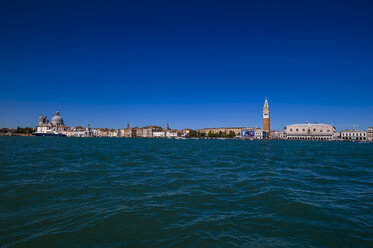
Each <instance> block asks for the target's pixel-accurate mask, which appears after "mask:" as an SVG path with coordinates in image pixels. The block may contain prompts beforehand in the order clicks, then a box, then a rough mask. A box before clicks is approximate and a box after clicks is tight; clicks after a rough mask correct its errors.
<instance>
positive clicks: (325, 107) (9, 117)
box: [0, 0, 373, 130]
mask: <svg viewBox="0 0 373 248" xmlns="http://www.w3.org/2000/svg"><path fill="white" fill-rule="evenodd" d="M0 35H1V38H0V84H1V90H0V127H17V126H18V125H20V126H36V125H37V119H38V116H39V115H40V114H47V115H48V117H49V118H51V117H52V116H53V115H54V113H55V111H56V110H59V111H60V112H61V115H62V117H63V118H64V121H65V123H66V124H67V125H69V126H76V125H83V126H86V125H87V123H88V122H90V123H91V124H92V126H93V127H109V128H122V127H123V126H124V125H125V123H126V122H127V121H129V122H130V124H131V126H135V125H137V126H143V125H148V124H155V125H162V126H164V127H165V125H166V123H169V124H170V127H171V128H178V129H181V128H186V127H189V128H202V127H219V126H261V125H262V108H263V103H264V99H265V97H266V96H267V97H268V100H269V105H270V109H271V127H272V128H273V129H274V128H282V127H284V126H285V125H286V124H293V123H302V122H304V121H309V122H325V123H330V124H334V125H335V126H336V127H337V129H339V130H341V129H345V128H351V127H352V126H351V125H352V124H357V125H358V128H360V129H366V128H367V127H368V126H373V1H356V0H354V1H325V0H323V1H259V0H258V1H202V0H198V1H191V0H188V1H141V0H134V1H100V2H98V1H97V2H96V1H17V0H14V1H10V0H9V1H5V0H3V1H1V2H0Z"/></svg>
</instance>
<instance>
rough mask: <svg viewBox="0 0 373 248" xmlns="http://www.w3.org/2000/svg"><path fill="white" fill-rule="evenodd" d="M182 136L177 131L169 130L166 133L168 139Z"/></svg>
mask: <svg viewBox="0 0 373 248" xmlns="http://www.w3.org/2000/svg"><path fill="white" fill-rule="evenodd" d="M180 136H181V134H180V133H178V132H177V131H176V130H168V131H166V138H171V139H172V138H177V137H180Z"/></svg>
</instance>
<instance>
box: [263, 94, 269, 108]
mask: <svg viewBox="0 0 373 248" xmlns="http://www.w3.org/2000/svg"><path fill="white" fill-rule="evenodd" d="M264 108H265V109H269V107H268V100H267V97H266V100H265V101H264Z"/></svg>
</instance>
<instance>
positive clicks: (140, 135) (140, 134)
mask: <svg viewBox="0 0 373 248" xmlns="http://www.w3.org/2000/svg"><path fill="white" fill-rule="evenodd" d="M135 137H137V138H140V137H143V129H142V128H136V135H135Z"/></svg>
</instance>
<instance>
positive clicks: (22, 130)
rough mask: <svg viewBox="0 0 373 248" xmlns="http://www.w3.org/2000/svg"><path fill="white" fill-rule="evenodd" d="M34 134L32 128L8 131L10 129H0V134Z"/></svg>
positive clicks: (18, 128)
mask: <svg viewBox="0 0 373 248" xmlns="http://www.w3.org/2000/svg"><path fill="white" fill-rule="evenodd" d="M33 132H35V128H32V127H25V128H22V127H17V129H10V128H1V129H0V133H24V134H31V133H33Z"/></svg>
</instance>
